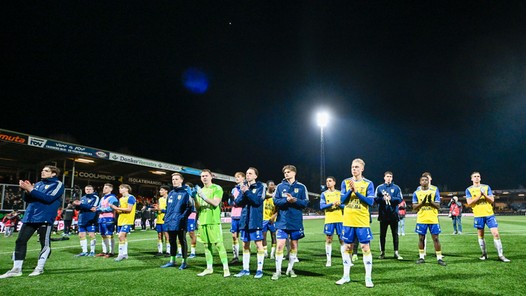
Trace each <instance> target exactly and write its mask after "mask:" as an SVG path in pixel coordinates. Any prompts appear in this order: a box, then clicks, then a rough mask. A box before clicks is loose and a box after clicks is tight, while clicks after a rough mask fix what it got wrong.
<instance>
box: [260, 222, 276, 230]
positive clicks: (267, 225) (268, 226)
mask: <svg viewBox="0 0 526 296" xmlns="http://www.w3.org/2000/svg"><path fill="white" fill-rule="evenodd" d="M267 231H270V232H272V233H274V232H276V226H274V223H269V220H263V233H265V232H267Z"/></svg>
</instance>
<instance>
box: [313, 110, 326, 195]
mask: <svg viewBox="0 0 526 296" xmlns="http://www.w3.org/2000/svg"><path fill="white" fill-rule="evenodd" d="M316 121H317V123H318V126H319V127H320V189H321V190H322V191H323V189H324V188H325V139H324V137H323V129H324V128H325V127H326V126H327V124H328V123H329V114H328V113H327V112H325V111H322V112H318V113H317V114H316Z"/></svg>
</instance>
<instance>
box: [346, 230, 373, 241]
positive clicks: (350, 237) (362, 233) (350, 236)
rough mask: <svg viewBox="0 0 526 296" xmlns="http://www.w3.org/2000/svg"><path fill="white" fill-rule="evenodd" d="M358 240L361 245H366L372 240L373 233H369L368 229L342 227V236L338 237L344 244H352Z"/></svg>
mask: <svg viewBox="0 0 526 296" xmlns="http://www.w3.org/2000/svg"><path fill="white" fill-rule="evenodd" d="M356 237H357V238H358V241H359V242H360V243H361V244H368V243H369V242H370V241H371V240H373V233H372V232H371V228H370V227H350V226H343V227H342V236H341V237H340V238H341V239H342V240H343V242H344V243H346V244H352V243H354V239H355V238H356Z"/></svg>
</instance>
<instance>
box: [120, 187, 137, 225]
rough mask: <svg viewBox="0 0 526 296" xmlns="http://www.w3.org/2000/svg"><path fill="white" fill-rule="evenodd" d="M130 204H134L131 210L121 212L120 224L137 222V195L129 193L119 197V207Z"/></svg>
mask: <svg viewBox="0 0 526 296" xmlns="http://www.w3.org/2000/svg"><path fill="white" fill-rule="evenodd" d="M129 205H133V207H132V210H131V212H129V213H125V212H121V213H119V220H118V221H117V225H118V226H123V225H134V224H135V207H136V206H137V203H136V201H135V197H134V196H133V195H128V196H127V197H124V196H123V197H121V198H120V199H119V208H128V206H129Z"/></svg>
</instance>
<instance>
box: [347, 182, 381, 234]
mask: <svg viewBox="0 0 526 296" xmlns="http://www.w3.org/2000/svg"><path fill="white" fill-rule="evenodd" d="M350 181H351V178H347V179H345V180H343V181H342V186H341V189H342V191H341V196H344V195H345V194H346V193H347V192H348V191H349V189H348V188H349V184H350ZM354 188H355V191H353V192H352V194H351V196H350V198H349V200H348V201H347V203H346V204H345V208H344V210H343V226H349V227H370V225H371V222H370V216H369V205H368V204H367V203H365V202H363V201H361V200H360V199H359V198H358V196H357V195H356V193H355V192H358V193H360V194H361V195H363V196H365V197H367V198H373V199H374V184H373V182H371V181H370V180H367V179H365V178H363V179H362V180H360V181H356V180H354Z"/></svg>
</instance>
